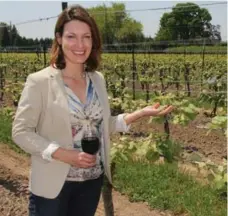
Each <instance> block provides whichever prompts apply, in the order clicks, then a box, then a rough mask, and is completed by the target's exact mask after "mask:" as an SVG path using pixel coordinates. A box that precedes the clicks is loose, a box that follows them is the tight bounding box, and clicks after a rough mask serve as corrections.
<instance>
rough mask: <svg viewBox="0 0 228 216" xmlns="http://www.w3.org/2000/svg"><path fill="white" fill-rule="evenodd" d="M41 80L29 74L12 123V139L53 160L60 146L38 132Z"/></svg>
mask: <svg viewBox="0 0 228 216" xmlns="http://www.w3.org/2000/svg"><path fill="white" fill-rule="evenodd" d="M42 106H43V105H42V93H41V88H40V87H39V82H37V81H36V79H35V78H34V77H33V75H32V74H31V75H29V76H28V77H27V81H26V83H25V86H24V89H23V91H22V94H21V97H20V100H19V103H18V108H17V111H16V115H15V118H14V121H13V125H12V139H13V141H14V142H15V143H16V144H17V145H18V146H19V147H20V148H21V149H23V150H24V151H25V152H27V153H29V154H33V155H37V156H40V157H42V158H43V159H45V160H47V161H51V160H52V158H51V154H52V153H53V152H54V151H55V150H56V149H57V148H58V147H59V145H58V144H57V143H54V142H51V141H49V140H47V139H45V138H43V137H42V136H40V135H39V134H37V133H36V127H37V125H38V122H39V118H40V115H41V110H42Z"/></svg>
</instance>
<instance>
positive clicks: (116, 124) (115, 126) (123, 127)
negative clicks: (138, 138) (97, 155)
mask: <svg viewBox="0 0 228 216" xmlns="http://www.w3.org/2000/svg"><path fill="white" fill-rule="evenodd" d="M99 74H100V77H101V82H102V84H103V88H104V90H105V91H104V92H105V93H106V94H105V96H106V102H107V106H108V109H109V110H108V111H109V132H110V134H111V133H116V132H128V131H129V129H130V127H131V125H127V124H126V122H125V120H124V116H125V115H126V113H122V114H119V115H117V116H111V114H110V113H111V112H110V105H109V101H108V92H107V88H106V82H105V79H104V76H103V75H102V74H101V73H99Z"/></svg>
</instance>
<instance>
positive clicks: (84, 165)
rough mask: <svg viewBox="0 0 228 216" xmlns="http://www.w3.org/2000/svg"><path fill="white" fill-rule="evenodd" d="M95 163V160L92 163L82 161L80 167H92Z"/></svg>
mask: <svg viewBox="0 0 228 216" xmlns="http://www.w3.org/2000/svg"><path fill="white" fill-rule="evenodd" d="M95 165H96V163H95V162H93V163H87V162H84V163H83V164H82V167H83V168H88V167H93V166H95Z"/></svg>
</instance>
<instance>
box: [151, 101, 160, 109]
mask: <svg viewBox="0 0 228 216" xmlns="http://www.w3.org/2000/svg"><path fill="white" fill-rule="evenodd" d="M159 106H160V103H158V102H157V103H156V104H154V105H152V107H153V108H155V109H157V108H158V107H159Z"/></svg>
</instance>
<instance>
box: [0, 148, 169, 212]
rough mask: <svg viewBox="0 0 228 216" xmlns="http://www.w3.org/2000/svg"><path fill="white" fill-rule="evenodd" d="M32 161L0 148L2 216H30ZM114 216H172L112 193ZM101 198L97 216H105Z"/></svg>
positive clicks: (114, 192)
mask: <svg viewBox="0 0 228 216" xmlns="http://www.w3.org/2000/svg"><path fill="white" fill-rule="evenodd" d="M29 164H30V161H29V158H28V157H25V156H23V155H19V154H17V153H15V152H14V151H13V150H11V149H9V147H8V146H7V145H4V144H0V216H26V215H28V210H27V203H28V175H29ZM113 202H114V208H115V209H114V211H115V216H171V215H172V214H171V213H169V212H161V211H159V210H152V209H150V208H149V206H148V205H147V204H146V203H140V202H139V203H131V202H130V201H129V200H128V198H127V197H126V196H123V195H121V194H120V193H119V192H117V191H113ZM104 215H105V214H104V208H103V201H102V198H101V200H100V203H99V206H98V209H97V212H96V215H95V216H104Z"/></svg>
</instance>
